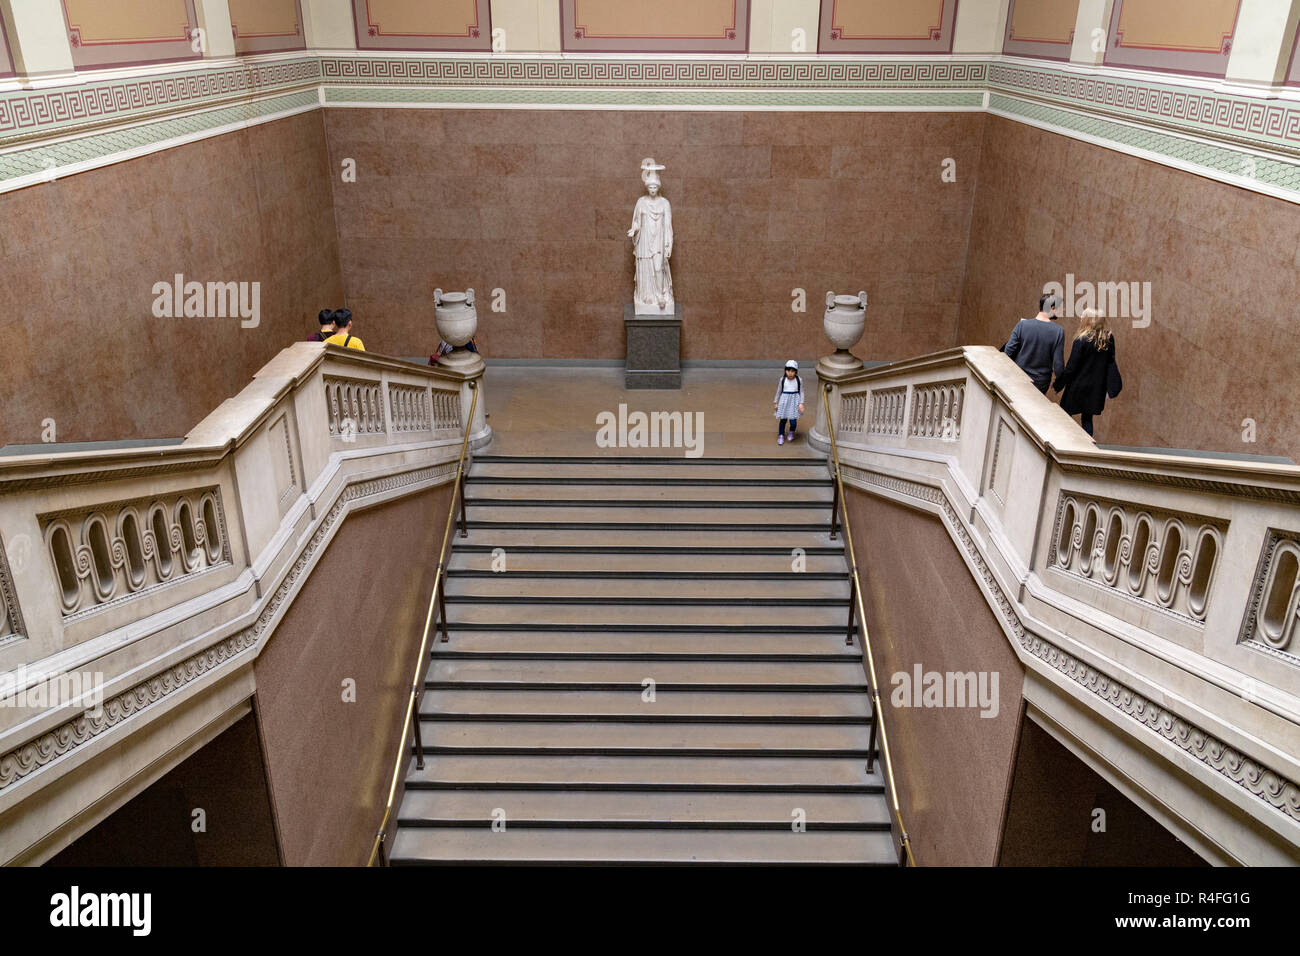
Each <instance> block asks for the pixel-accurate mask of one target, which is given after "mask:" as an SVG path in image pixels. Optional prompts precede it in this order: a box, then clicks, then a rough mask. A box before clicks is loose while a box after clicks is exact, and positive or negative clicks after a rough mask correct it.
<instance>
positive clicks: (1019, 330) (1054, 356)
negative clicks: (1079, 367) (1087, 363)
mask: <svg viewBox="0 0 1300 956" xmlns="http://www.w3.org/2000/svg"><path fill="white" fill-rule="evenodd" d="M1061 306H1062V301H1061V297H1060V296H1059V295H1055V294H1052V293H1044V294H1043V295H1042V297H1040V298H1039V300H1038V315H1036V316H1034V318H1032V319H1021V320H1020V321H1019V322H1017V323H1016V327H1015V328H1014V329H1012V330H1011V338H1010V339H1009V340H1008V341H1007V344H1006V345H1004V346H1003V347H1002V351H1004V352H1006V353H1007V355H1009V356H1010V357H1011V358H1012V359H1013V360H1014V361H1015V363H1016V364H1017V365H1019V366H1020V367H1021V368H1022V369H1024V371H1025V374H1026V375H1028V376H1029V377H1030V379H1032V380H1033V383H1034V385H1035V386H1036V387H1037V388H1038V390H1039V391H1040V392H1042V393H1043V394H1044V395H1046V394H1047V387H1048V386H1049V385H1051V384H1052V375H1053V374H1056V375H1060V374H1062V373H1063V372H1064V371H1065V330H1064V329H1062V328H1061V327H1060V326H1059V325H1057V324H1056V319H1057V318H1059V317H1060V314H1061Z"/></svg>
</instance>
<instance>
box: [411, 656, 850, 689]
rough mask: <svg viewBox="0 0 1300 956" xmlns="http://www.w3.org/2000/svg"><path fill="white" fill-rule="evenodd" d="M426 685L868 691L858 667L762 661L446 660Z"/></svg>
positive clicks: (434, 668) (435, 665)
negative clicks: (649, 685) (773, 686)
mask: <svg viewBox="0 0 1300 956" xmlns="http://www.w3.org/2000/svg"><path fill="white" fill-rule="evenodd" d="M427 679H428V681H432V682H436V683H458V682H465V683H470V684H472V683H475V682H479V683H509V684H542V685H544V684H548V683H551V684H554V683H560V684H568V683H580V684H631V685H640V684H641V683H642V681H644V680H647V679H650V680H654V681H656V682H657V683H660V684H670V685H674V686H675V685H689V684H704V685H718V684H721V685H747V686H749V685H764V684H776V685H788V686H797V687H809V688H813V689H816V688H818V687H822V686H825V685H833V686H841V687H846V686H852V687H862V688H863V689H864V690H865V688H866V677H865V675H864V672H863V669H862V665H861V664H860V663H856V662H854V663H846V662H826V663H808V662H799V663H784V662H783V663H764V662H761V661H726V660H722V661H694V660H692V661H651V662H647V661H581V660H577V661H574V660H562V661H551V660H545V659H532V660H513V659H512V660H493V659H486V660H469V659H453V660H446V659H443V658H439V657H434V659H433V664H432V666H431V667H430V669H429V672H428V678H427Z"/></svg>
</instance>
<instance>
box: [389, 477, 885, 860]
mask: <svg viewBox="0 0 1300 956" xmlns="http://www.w3.org/2000/svg"><path fill="white" fill-rule="evenodd" d="M831 499H832V485H831V482H830V480H829V479H828V477H827V472H826V467H825V465H824V463H822V462H821V461H819V460H816V459H799V458H784V459H694V460H692V459H684V458H680V457H678V458H641V457H637V458H540V457H539V458H514V457H501V456H480V457H478V458H477V459H475V461H474V464H473V467H472V469H471V471H470V474H469V478H468V480H467V484H466V503H467V508H468V512H467V513H468V518H469V521H468V525H469V536H468V537H467V538H456V539H455V547H454V550H453V553H452V556H451V559H450V562H449V573H448V578H447V585H446V588H447V589H446V601H447V620H448V623H449V629H450V640H449V641H448V642H446V643H441V642H439V643H435V644H434V645H433V650H432V659H431V661H430V666H429V670H428V673H427V675H426V681H425V693H424V697H423V700H422V702H421V706H420V715H419V716H420V722H421V733H422V738H423V749H424V767H423V769H412V771H411V772H410V775H409V776H408V778H407V780H406V791H405V796H404V798H403V801H402V804H401V807H400V811H399V815H398V829H397V834H396V837H395V840H394V843H393V846H392V852H391V855H390V858H391V862H392V863H393V864H406V865H410V864H465V863H498V864H520V863H631V864H678V863H712V864H768V863H772V864H790V863H794V864H801V863H827V864H882V865H892V864H894V863H895V861H896V857H895V853H894V846H893V842H892V838H891V835H890V830H889V816H888V810H887V806H886V802H885V797H884V790H883V785H882V780H881V777H880V764H879V762H877V763H876V765H875V767H874V769H873V771H872V772H870V773H868V772H867V769H866V764H867V759H868V747H869V746H870V739H871V734H870V731H871V719H872V715H871V705H870V699H869V697H868V694H867V685H866V678H865V674H864V671H863V666H862V654H861V644H860V638H859V637H858V636H857V635H856V634H855V636H854V642H853V645H852V646H846V644H845V629H846V625H847V623H848V601H849V579H848V573H847V567H846V564H845V558H844V549H843V545H842V537H837V539H836V540H833V541H832V540H831V539H830V537H829V531H830V506H831ZM796 549H801V551H796ZM796 565H801V566H799V567H797V566H796ZM412 767H413V768H414V764H412Z"/></svg>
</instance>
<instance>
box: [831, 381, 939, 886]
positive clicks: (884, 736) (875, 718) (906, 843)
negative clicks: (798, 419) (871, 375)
mask: <svg viewBox="0 0 1300 956" xmlns="http://www.w3.org/2000/svg"><path fill="white" fill-rule="evenodd" d="M833 389H834V386H833V385H831V384H829V383H827V384H826V385H824V386H823V388H822V405H823V406H824V410H825V412H826V434H827V437H828V438H829V439H830V447H831V459H832V461H833V462H834V466H835V468H834V470H835V505H832V517H831V536H832V537H834V529H835V515H834V512H835V509H836V505H837V506H838V510H839V512H840V515H841V520H842V521H843V524H844V547H845V551H846V552H847V555H848V561H849V586H850V587H851V588H852V590H853V593H852V594H851V595H850V598H849V630H848V638H847V640H848V642H849V643H852V640H853V615H854V612H855V611H856V613H857V618H858V621H859V622H860V623H861V625H862V650H863V652H864V653H865V654H866V657H867V684H868V686H867V692H868V693H869V694H870V696H871V716H872V727H873V730H874V729H878V730H879V732H880V755H881V758H882V760H883V762H884V765H885V779H886V786H887V787H888V788H889V802H890V810H891V811H892V813H893V816H894V819H896V820H897V821H898V835H899V841H900V844H901V848H900V851H899V854H898V862H899V865H900V866H916V858H915V857H914V856H913V855H912V841H911V839H910V838H909V837H908V834H907V826H906V824H904V822H903V811H902V808H901V807H900V806H899V804H898V787H897V785H896V784H895V782H894V760H893V756H892V755H891V754H890V751H889V735H888V733H886V730H885V711H884V708H883V707H881V706H880V681H879V680H878V679H877V678H876V659H875V655H874V654H872V653H871V635H870V632H869V629H868V627H867V615H866V613H865V610H864V608H863V606H862V582H861V580H860V579H859V577H858V559H857V555H856V553H855V552H854V550H853V527H852V524H851V523H850V521H849V513H848V499H847V498H845V496H844V480H843V478H842V477H841V475H840V452H839V448H838V446H837V445H836V440H835V422H834V419H833V417H832V415H831V405H830V395H831V392H832V391H833ZM872 736H873V737H874V736H875V733H873V734H872ZM871 749H874V748H870V747H869V750H871ZM873 756H874V754H873V753H870V752H869V753H868V755H867V761H868V762H867V770H868V772H870V770H871V761H872V758H873Z"/></svg>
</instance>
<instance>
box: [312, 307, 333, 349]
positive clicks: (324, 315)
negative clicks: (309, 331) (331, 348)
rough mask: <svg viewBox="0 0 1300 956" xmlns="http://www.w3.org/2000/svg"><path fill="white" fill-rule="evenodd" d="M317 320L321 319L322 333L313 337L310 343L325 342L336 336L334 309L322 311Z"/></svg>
mask: <svg viewBox="0 0 1300 956" xmlns="http://www.w3.org/2000/svg"><path fill="white" fill-rule="evenodd" d="M317 318H318V319H320V331H319V332H317V333H315V334H314V335H312V337H311V338H309V339H308V340H307V341H308V342H324V341H325V340H326V339H327V338H329V337H330V336H331V335H333V334H334V310H333V309H321V310H320V315H319V316H317Z"/></svg>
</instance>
